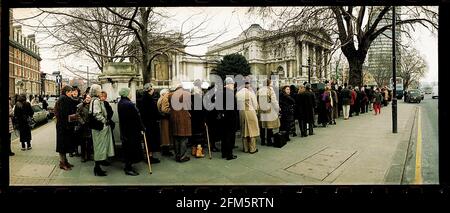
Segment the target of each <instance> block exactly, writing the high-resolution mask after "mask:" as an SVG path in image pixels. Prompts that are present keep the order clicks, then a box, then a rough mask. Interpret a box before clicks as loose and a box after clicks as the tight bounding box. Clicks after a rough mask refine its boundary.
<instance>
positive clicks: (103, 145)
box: [89, 97, 114, 161]
mask: <svg viewBox="0 0 450 213" xmlns="http://www.w3.org/2000/svg"><path fill="white" fill-rule="evenodd" d="M92 105H93V106H92ZM89 112H90V113H93V114H94V116H95V118H96V119H97V120H99V121H101V122H102V123H104V124H105V125H104V127H103V129H102V130H100V131H99V130H95V129H92V130H91V131H92V141H93V145H94V160H95V161H101V160H106V159H107V158H108V157H112V156H114V144H113V139H112V131H111V127H110V126H107V125H106V109H105V105H104V104H103V102H102V101H100V99H99V98H98V97H93V98H92V101H91V103H90V104H89Z"/></svg>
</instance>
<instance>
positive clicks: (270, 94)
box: [258, 86, 280, 129]
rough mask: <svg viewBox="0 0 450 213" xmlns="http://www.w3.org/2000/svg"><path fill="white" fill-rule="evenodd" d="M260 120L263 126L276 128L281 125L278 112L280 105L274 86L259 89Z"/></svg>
mask: <svg viewBox="0 0 450 213" xmlns="http://www.w3.org/2000/svg"><path fill="white" fill-rule="evenodd" d="M258 103H259V107H260V108H259V120H260V122H261V127H262V128H267V129H276V128H279V127H280V118H279V117H278V112H279V111H280V106H279V104H278V100H277V96H276V95H275V91H274V90H273V88H272V87H267V86H264V87H261V88H260V89H259V90H258Z"/></svg>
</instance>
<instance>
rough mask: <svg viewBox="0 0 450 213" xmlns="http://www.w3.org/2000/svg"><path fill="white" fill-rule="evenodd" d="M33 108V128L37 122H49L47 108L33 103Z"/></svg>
mask: <svg viewBox="0 0 450 213" xmlns="http://www.w3.org/2000/svg"><path fill="white" fill-rule="evenodd" d="M31 108H32V109H33V112H34V114H33V122H32V124H31V128H34V127H35V126H36V124H40V123H44V122H47V118H48V112H47V111H46V110H44V109H42V107H41V106H39V105H33V106H31Z"/></svg>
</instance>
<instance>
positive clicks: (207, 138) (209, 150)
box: [205, 123, 212, 159]
mask: <svg viewBox="0 0 450 213" xmlns="http://www.w3.org/2000/svg"><path fill="white" fill-rule="evenodd" d="M205 127H206V140H207V141H208V153H209V159H211V158H212V157H211V145H210V143H209V131H208V125H206V123H205Z"/></svg>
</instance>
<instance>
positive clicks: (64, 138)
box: [55, 86, 78, 170]
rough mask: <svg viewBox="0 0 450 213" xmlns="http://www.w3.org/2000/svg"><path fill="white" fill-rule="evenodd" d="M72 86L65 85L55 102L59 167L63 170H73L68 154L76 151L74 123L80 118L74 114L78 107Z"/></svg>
mask: <svg viewBox="0 0 450 213" xmlns="http://www.w3.org/2000/svg"><path fill="white" fill-rule="evenodd" d="M71 96H72V87H70V86H64V87H63V89H62V94H61V96H60V97H59V99H58V102H57V103H56V104H55V115H56V152H58V153H59V156H60V162H59V168H61V169H63V170H71V168H72V167H73V165H72V164H70V163H69V162H68V161H67V157H66V154H67V153H72V152H73V151H74V147H73V142H72V140H73V134H74V124H75V121H76V120H78V119H77V117H76V116H74V114H76V108H74V107H73V106H74V104H73V103H74V101H73V100H72V98H71Z"/></svg>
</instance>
